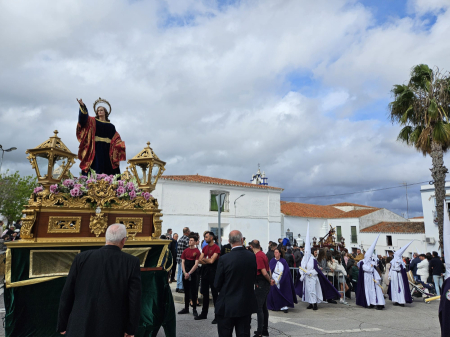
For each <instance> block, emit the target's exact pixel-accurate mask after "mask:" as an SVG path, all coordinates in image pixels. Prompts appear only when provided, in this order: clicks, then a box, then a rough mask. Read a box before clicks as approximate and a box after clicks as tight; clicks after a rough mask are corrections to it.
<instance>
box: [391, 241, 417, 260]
mask: <svg viewBox="0 0 450 337" xmlns="http://www.w3.org/2000/svg"><path fill="white" fill-rule="evenodd" d="M413 241H414V240H412V241H411V242H410V243H407V244H406V245H404V246H403V247H401V248H399V249H398V250H397V251H396V252H395V253H394V258H400V259H401V258H402V256H403V253H404V252H405V250H406V248H408V247H409V245H410V244H411V243H413Z"/></svg>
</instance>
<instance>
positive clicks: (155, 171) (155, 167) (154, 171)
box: [152, 164, 160, 184]
mask: <svg viewBox="0 0 450 337" xmlns="http://www.w3.org/2000/svg"><path fill="white" fill-rule="evenodd" d="M159 170H160V167H159V165H158V164H154V165H153V168H152V184H155V182H156V178H157V177H158V174H159Z"/></svg>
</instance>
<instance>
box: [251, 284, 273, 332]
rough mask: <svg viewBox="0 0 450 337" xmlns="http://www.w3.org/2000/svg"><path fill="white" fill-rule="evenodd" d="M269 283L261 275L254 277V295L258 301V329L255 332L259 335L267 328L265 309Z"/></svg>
mask: <svg viewBox="0 0 450 337" xmlns="http://www.w3.org/2000/svg"><path fill="white" fill-rule="evenodd" d="M269 291H270V283H269V282H267V280H266V279H265V278H264V276H262V275H258V276H257V277H256V284H255V296H256V301H257V303H258V311H257V317H258V329H257V330H256V331H257V334H258V335H261V334H262V332H263V331H267V329H268V328H269V311H268V310H267V295H269Z"/></svg>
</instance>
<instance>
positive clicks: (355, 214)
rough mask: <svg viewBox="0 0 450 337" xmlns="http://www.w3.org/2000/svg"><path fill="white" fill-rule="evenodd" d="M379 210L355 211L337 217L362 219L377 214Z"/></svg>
mask: <svg viewBox="0 0 450 337" xmlns="http://www.w3.org/2000/svg"><path fill="white" fill-rule="evenodd" d="M378 210H380V208H368V209H355V210H353V211H349V212H344V213H343V214H341V215H340V216H337V218H360V217H362V216H364V215H367V214H370V213H373V212H376V211H378Z"/></svg>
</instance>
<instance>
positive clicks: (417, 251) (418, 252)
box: [416, 247, 421, 255]
mask: <svg viewBox="0 0 450 337" xmlns="http://www.w3.org/2000/svg"><path fill="white" fill-rule="evenodd" d="M416 253H417V254H419V255H420V254H421V253H420V251H419V250H418V249H417V247H416Z"/></svg>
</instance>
